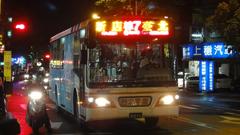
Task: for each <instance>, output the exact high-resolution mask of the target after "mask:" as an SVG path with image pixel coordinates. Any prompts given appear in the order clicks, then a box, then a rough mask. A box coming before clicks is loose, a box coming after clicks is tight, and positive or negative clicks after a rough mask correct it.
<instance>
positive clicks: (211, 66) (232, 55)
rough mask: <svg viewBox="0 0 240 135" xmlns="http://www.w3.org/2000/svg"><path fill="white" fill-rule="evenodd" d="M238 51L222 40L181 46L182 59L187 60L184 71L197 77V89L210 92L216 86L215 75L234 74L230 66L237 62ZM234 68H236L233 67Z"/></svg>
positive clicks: (230, 75)
mask: <svg viewBox="0 0 240 135" xmlns="http://www.w3.org/2000/svg"><path fill="white" fill-rule="evenodd" d="M237 57H238V53H237V52H236V51H235V50H234V49H233V47H232V46H230V45H226V44H224V43H223V42H214V43H212V42H205V43H201V44H187V45H184V46H183V60H184V62H187V65H188V66H187V67H184V69H185V72H188V73H189V74H191V75H192V76H198V77H199V87H198V88H199V91H201V92H202V91H206V92H211V91H214V90H215V88H216V86H215V85H216V83H215V81H216V80H215V76H217V75H219V74H221V75H226V76H229V77H231V78H234V76H232V75H233V74H235V73H234V72H235V71H234V70H232V68H231V66H233V65H234V64H237V62H235V61H237ZM235 70H236V69H235Z"/></svg>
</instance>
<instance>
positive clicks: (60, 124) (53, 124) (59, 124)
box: [50, 120, 63, 129]
mask: <svg viewBox="0 0 240 135" xmlns="http://www.w3.org/2000/svg"><path fill="white" fill-rule="evenodd" d="M50 123H51V127H52V129H59V128H60V127H61V126H62V124H63V122H52V121H51V120H50Z"/></svg>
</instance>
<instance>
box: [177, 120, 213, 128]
mask: <svg viewBox="0 0 240 135" xmlns="http://www.w3.org/2000/svg"><path fill="white" fill-rule="evenodd" d="M173 119H176V120H179V121H182V122H186V123H190V124H193V125H196V126H200V127H204V128H209V129H213V130H217V129H216V128H213V127H210V126H209V125H207V124H206V123H203V122H199V121H195V120H192V119H189V118H186V117H176V118H175V117H173Z"/></svg>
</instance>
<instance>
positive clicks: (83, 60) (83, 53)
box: [80, 50, 87, 65]
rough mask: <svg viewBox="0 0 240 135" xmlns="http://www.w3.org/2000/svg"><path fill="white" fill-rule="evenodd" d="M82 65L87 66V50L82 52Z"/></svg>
mask: <svg viewBox="0 0 240 135" xmlns="http://www.w3.org/2000/svg"><path fill="white" fill-rule="evenodd" d="M80 64H81V65H84V64H87V50H81V61H80Z"/></svg>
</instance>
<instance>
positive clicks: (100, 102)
mask: <svg viewBox="0 0 240 135" xmlns="http://www.w3.org/2000/svg"><path fill="white" fill-rule="evenodd" d="M95 104H96V105H97V106H98V107H106V106H108V105H110V104H111V103H110V101H109V100H107V99H106V98H104V97H99V98H96V99H95Z"/></svg>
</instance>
